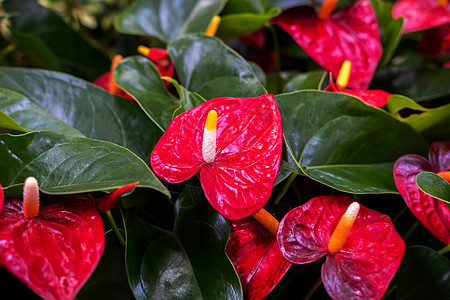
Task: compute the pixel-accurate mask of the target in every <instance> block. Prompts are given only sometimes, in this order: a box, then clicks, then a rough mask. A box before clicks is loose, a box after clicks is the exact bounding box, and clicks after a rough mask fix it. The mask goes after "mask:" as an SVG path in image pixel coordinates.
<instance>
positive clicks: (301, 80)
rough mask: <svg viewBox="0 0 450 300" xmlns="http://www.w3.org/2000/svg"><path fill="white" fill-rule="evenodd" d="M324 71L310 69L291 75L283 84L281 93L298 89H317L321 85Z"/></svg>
mask: <svg viewBox="0 0 450 300" xmlns="http://www.w3.org/2000/svg"><path fill="white" fill-rule="evenodd" d="M325 75H326V72H323V71H312V72H307V73H300V74H298V75H295V76H294V77H292V78H291V79H290V80H289V81H288V82H287V83H286V85H285V86H284V88H283V93H289V92H295V91H300V90H318V89H319V88H320V86H321V85H322V82H323V80H324V77H325Z"/></svg>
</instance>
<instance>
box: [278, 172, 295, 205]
mask: <svg viewBox="0 0 450 300" xmlns="http://www.w3.org/2000/svg"><path fill="white" fill-rule="evenodd" d="M295 177H297V173H292V174H291V175H290V176H289V177H288V179H287V180H286V183H285V184H284V186H283V188H282V189H281V191H280V193H279V194H278V196H277V198H276V199H275V200H274V201H273V204H278V203H279V202H280V200H281V198H283V196H284V194H286V192H287V190H288V189H289V186H290V185H291V184H292V182H293V181H294V179H295Z"/></svg>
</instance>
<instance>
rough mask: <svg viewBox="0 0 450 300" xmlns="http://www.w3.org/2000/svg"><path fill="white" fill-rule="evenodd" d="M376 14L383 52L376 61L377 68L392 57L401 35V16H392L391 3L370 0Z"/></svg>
mask: <svg viewBox="0 0 450 300" xmlns="http://www.w3.org/2000/svg"><path fill="white" fill-rule="evenodd" d="M370 3H371V4H372V7H373V9H374V10H375V13H376V15H377V23H378V24H379V27H378V29H379V30H380V36H381V45H382V46H383V54H382V55H381V58H380V60H379V62H378V68H381V67H383V66H385V65H386V64H387V63H388V62H389V60H390V59H391V57H392V54H393V53H394V51H395V49H396V48H397V46H398V44H399V42H400V39H401V37H402V28H403V18H398V19H395V20H394V18H393V17H392V13H391V11H392V3H389V2H386V1H382V0H371V1H370Z"/></svg>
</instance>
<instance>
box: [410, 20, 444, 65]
mask: <svg viewBox="0 0 450 300" xmlns="http://www.w3.org/2000/svg"><path fill="white" fill-rule="evenodd" d="M417 50H418V51H419V53H420V54H422V55H423V56H427V57H443V56H448V55H450V23H449V24H445V25H442V26H439V27H436V28H432V29H430V30H427V31H426V33H425V34H424V35H423V36H422V38H421V39H420V41H419V44H418V45H417Z"/></svg>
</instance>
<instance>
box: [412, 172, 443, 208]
mask: <svg viewBox="0 0 450 300" xmlns="http://www.w3.org/2000/svg"><path fill="white" fill-rule="evenodd" d="M415 181H416V185H417V186H418V187H419V189H420V190H421V191H422V192H424V193H425V194H427V195H429V196H431V197H433V198H436V199H439V200H442V201H444V202H447V203H448V204H450V183H448V182H447V181H446V180H445V179H444V178H442V177H441V176H439V175H437V174H436V173H433V172H420V173H419V174H417V176H416V179H415Z"/></svg>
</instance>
